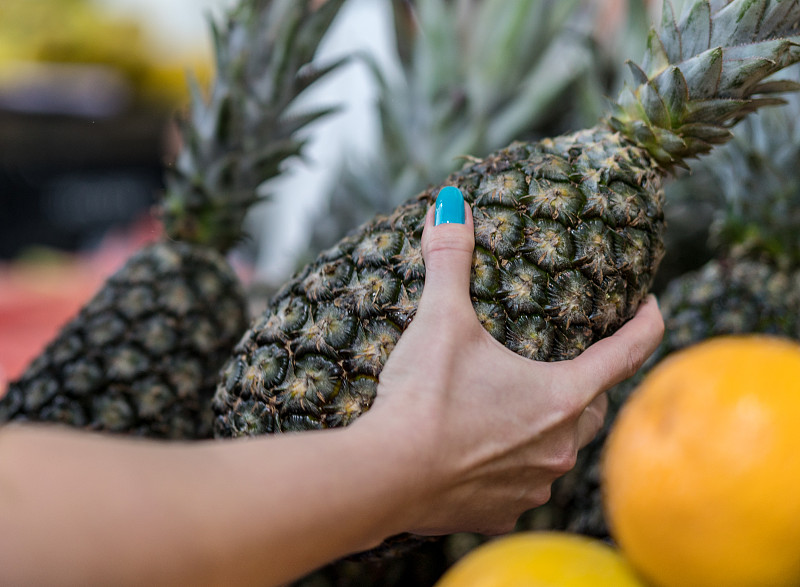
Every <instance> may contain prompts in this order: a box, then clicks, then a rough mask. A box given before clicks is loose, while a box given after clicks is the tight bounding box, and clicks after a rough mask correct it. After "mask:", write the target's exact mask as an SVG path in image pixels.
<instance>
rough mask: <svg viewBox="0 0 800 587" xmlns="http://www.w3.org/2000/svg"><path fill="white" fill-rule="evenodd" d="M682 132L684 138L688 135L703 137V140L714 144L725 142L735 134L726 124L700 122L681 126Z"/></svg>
mask: <svg viewBox="0 0 800 587" xmlns="http://www.w3.org/2000/svg"><path fill="white" fill-rule="evenodd" d="M680 133H681V136H683V137H684V139H686V138H687V137H691V138H693V139H702V140H703V141H705V142H707V143H709V144H714V145H718V144H721V143H725V142H727V141H728V140H729V139H730V138H731V137H732V136H733V133H731V131H730V130H728V129H727V128H726V127H724V126H717V125H714V124H703V123H700V122H695V123H691V124H684V125H683V126H681V128H680Z"/></svg>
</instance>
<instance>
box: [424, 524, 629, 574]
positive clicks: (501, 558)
mask: <svg viewBox="0 0 800 587" xmlns="http://www.w3.org/2000/svg"><path fill="white" fill-rule="evenodd" d="M436 587H644V583H642V582H641V581H640V580H639V579H637V577H636V575H635V574H634V572H633V570H632V569H631V567H630V566H629V565H628V563H627V562H626V561H625V560H624V559H623V558H622V556H621V555H620V554H619V551H617V550H616V549H614V548H613V547H611V546H609V545H608V544H606V543H605V542H602V541H600V540H597V539H595V538H589V537H586V536H581V535H579V534H570V533H567V532H521V533H519V534H511V535H509V536H506V537H503V538H499V539H497V540H493V541H491V542H488V543H486V544H484V545H482V546H480V547H478V548H476V549H475V550H473V551H472V552H470V553H469V554H468V555H467V556H465V557H464V558H463V559H461V560H460V561H458V562H457V563H456V564H455V565H453V566H452V567H451V568H450V569H449V570H448V571H447V572H446V573H445V574H444V575H443V576H442V578H441V579H440V580H439V582H438V583H437V584H436Z"/></svg>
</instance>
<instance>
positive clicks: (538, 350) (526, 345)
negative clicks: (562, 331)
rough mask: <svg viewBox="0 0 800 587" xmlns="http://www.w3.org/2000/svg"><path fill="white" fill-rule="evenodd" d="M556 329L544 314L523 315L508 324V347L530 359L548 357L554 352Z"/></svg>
mask: <svg viewBox="0 0 800 587" xmlns="http://www.w3.org/2000/svg"><path fill="white" fill-rule="evenodd" d="M554 341H555V329H554V328H553V325H552V324H550V321H549V320H547V319H546V318H544V317H543V316H536V315H533V316H523V317H521V318H520V319H519V320H516V321H512V322H510V323H509V325H508V340H507V342H506V344H507V345H508V348H510V349H511V350H512V351H514V352H515V353H517V354H520V355H522V356H523V357H528V358H529V359H534V360H542V359H547V358H548V357H549V356H550V355H551V353H552V352H553V345H554Z"/></svg>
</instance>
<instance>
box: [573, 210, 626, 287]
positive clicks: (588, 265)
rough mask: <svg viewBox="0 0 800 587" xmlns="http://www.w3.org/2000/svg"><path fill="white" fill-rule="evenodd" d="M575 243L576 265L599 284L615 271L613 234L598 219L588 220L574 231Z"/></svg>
mask: <svg viewBox="0 0 800 587" xmlns="http://www.w3.org/2000/svg"><path fill="white" fill-rule="evenodd" d="M572 238H573V241H574V243H575V263H576V264H577V265H579V266H581V267H583V269H584V271H585V273H586V274H587V275H589V276H590V277H592V278H593V279H594V280H595V281H596V282H597V283H601V282H602V281H603V279H604V278H605V276H606V275H609V274H611V273H613V272H614V271H615V267H616V261H615V260H614V254H613V250H614V246H613V243H612V240H611V233H610V231H609V230H608V228H606V226H605V225H604V224H603V223H602V222H601V221H600V220H597V219H596V218H594V219H591V220H587V221H586V222H583V223H582V224H581V225H580V226H578V227H577V228H576V229H575V230H573V231H572Z"/></svg>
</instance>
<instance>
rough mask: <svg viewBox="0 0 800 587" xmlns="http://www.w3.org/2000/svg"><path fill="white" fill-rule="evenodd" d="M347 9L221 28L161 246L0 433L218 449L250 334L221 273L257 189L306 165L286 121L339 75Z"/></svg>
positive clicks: (170, 191)
mask: <svg viewBox="0 0 800 587" xmlns="http://www.w3.org/2000/svg"><path fill="white" fill-rule="evenodd" d="M342 3H343V0H329V1H328V2H326V3H324V4H323V5H322V6H320V7H318V8H316V7H313V6H312V5H313V4H314V3H313V2H311V1H303V2H297V1H294V0H291V1H287V0H283V1H280V0H275V1H270V0H244V1H243V2H242V3H241V4H239V5H238V6H237V7H235V8H233V9H232V10H230V12H229V13H228V14H227V15H226V17H225V18H224V20H223V21H222V22H220V23H219V24H217V25H215V26H213V37H214V46H215V59H216V66H217V75H216V79H215V81H214V83H213V86H212V88H211V92H210V95H209V96H208V98H207V99H206V98H205V97H204V96H203V95H202V91H201V90H200V88H199V87H198V85H197V84H196V83H193V84H192V105H191V113H190V119H189V120H188V121H187V122H185V123H184V124H183V125H182V127H181V134H182V140H183V144H182V149H181V151H180V154H179V156H178V159H177V161H176V163H175V165H174V166H173V167H171V168H169V169H168V170H167V175H166V194H165V196H164V199H163V203H162V205H161V210H160V215H161V218H162V220H163V223H164V228H165V236H164V238H163V239H161V241H160V242H157V243H155V244H153V245H150V246H148V247H146V248H144V249H142V250H141V251H139V252H138V253H136V254H135V255H134V256H133V257H132V258H131V259H130V260H129V261H128V262H127V263H126V264H125V266H124V267H123V268H122V269H120V270H119V271H118V272H117V273H116V274H114V275H113V276H112V277H111V278H110V279H109V280H108V282H107V283H106V285H105V286H104V287H103V288H102V289H101V290H100V291H99V292H98V293H97V294H96V295H95V296H94V298H93V299H92V300H91V301H90V302H89V303H88V304H87V305H86V306H85V307H84V308H83V309H82V310H81V312H80V313H79V315H78V316H77V317H75V318H74V319H73V320H72V321H71V322H69V323H68V324H67V325H66V326H65V327H64V329H63V330H62V331H61V332H60V333H59V335H58V336H57V338H56V339H55V340H54V341H53V342H52V343H51V344H50V345H48V347H47V348H46V349H45V351H44V352H43V353H42V354H41V355H40V356H39V357H38V358H37V359H36V360H34V362H33V363H32V364H31V365H30V367H29V368H28V369H27V371H26V372H25V373H24V374H23V375H22V377H21V378H20V379H19V380H18V381H16V382H13V383H12V384H11V386H10V388H9V390H8V393H7V394H6V395H5V396H4V397H3V398H2V400H0V421H5V420H12V419H13V420H42V421H53V422H60V423H64V424H68V425H71V426H81V427H87V428H90V429H94V430H106V431H111V432H127V433H132V434H140V435H147V436H156V437H170V438H195V437H207V436H210V432H211V428H210V420H211V418H210V409H209V400H210V397H211V395H212V393H213V390H214V387H215V384H216V378H217V373H218V370H219V367H220V366H221V364H222V362H223V361H224V359H225V358H226V357H227V355H228V354H229V353H230V350H231V348H232V346H233V345H234V344H235V342H236V340H238V338H239V336H240V335H241V333H242V332H243V331H244V330H245V329H246V326H247V300H246V298H245V296H244V293H243V291H242V287H241V285H240V283H239V281H238V279H237V277H236V275H235V273H234V271H233V269H232V268H231V267H230V266H229V265H228V263H227V261H226V260H225V257H224V255H225V253H227V252H228V251H229V250H230V249H231V248H232V247H233V246H234V245H235V244H236V243H237V242H238V241H239V240H240V239H241V238H242V232H241V227H242V224H243V222H244V217H245V215H246V213H247V211H248V209H249V208H250V206H251V205H252V204H253V203H254V202H256V201H257V200H258V198H259V196H258V195H257V188H259V186H260V185H261V184H262V183H263V182H264V181H266V180H268V179H269V178H271V177H274V176H275V175H277V174H278V173H279V171H280V168H281V164H282V162H283V161H284V160H286V159H287V158H289V157H292V156H294V155H298V154H300V152H301V149H302V147H303V144H304V141H303V140H302V139H299V138H297V131H298V130H300V129H301V128H303V127H305V126H306V125H307V124H308V123H310V122H312V121H314V120H316V119H318V118H320V117H321V116H324V115H326V114H327V113H328V112H329V111H330V110H329V109H323V110H317V111H312V112H307V113H304V114H302V115H297V116H287V109H288V108H289V107H290V106H291V104H292V103H293V101H294V99H295V97H297V96H298V95H299V94H301V93H302V92H303V90H305V89H306V88H307V87H308V86H309V85H310V84H312V83H313V82H314V81H315V80H316V79H318V78H319V77H321V76H323V75H325V74H326V73H328V72H329V71H331V70H332V69H334V68H336V67H338V65H339V64H340V63H341V61H339V62H335V63H331V64H329V65H327V66H325V67H322V68H312V67H311V66H310V63H311V61H312V58H313V57H314V53H315V52H316V49H317V46H318V45H319V42H320V40H321V39H322V37H323V35H324V34H325V32H326V31H327V29H328V26H329V25H330V23H331V21H332V20H333V18H334V17H335V16H336V14H337V13H338V11H339V8H340V7H341V5H342Z"/></svg>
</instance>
